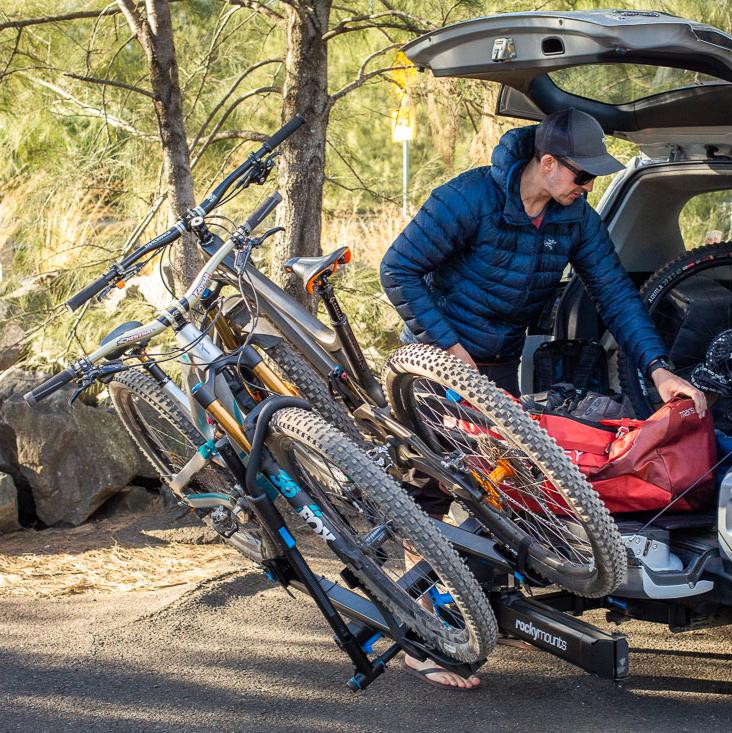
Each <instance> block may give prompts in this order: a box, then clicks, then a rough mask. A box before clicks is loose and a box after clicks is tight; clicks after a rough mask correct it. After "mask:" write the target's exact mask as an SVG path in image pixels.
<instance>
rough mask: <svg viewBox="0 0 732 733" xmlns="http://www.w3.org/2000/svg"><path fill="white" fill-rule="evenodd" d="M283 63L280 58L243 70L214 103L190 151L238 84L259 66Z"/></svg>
mask: <svg viewBox="0 0 732 733" xmlns="http://www.w3.org/2000/svg"><path fill="white" fill-rule="evenodd" d="M284 61H285V60H284V59H281V58H275V59H266V60H265V61H260V62H259V63H256V64H252V65H251V66H249V67H247V68H246V69H244V71H242V73H241V74H239V76H238V77H237V78H236V79H235V80H234V82H232V84H231V86H230V87H229V88H228V90H227V91H226V94H224V96H223V97H221V99H220V100H219V101H218V102H217V103H216V105H215V106H214V108H213V109H212V110H211V112H209V114H208V117H207V118H206V119H205V121H204V123H203V124H202V125H201V127H200V128H199V130H198V132H197V133H196V137H195V138H194V139H193V142H192V143H191V145H190V149H191V150H193V149H194V148H195V147H196V145H198V143H199V141H200V140H201V138H202V137H203V135H204V134H205V132H206V130H207V129H208V126H209V125H210V124H211V120H213V118H214V117H215V116H216V114H217V113H218V111H219V110H220V109H221V108H222V107H223V106H224V104H226V100H227V99H229V97H231V95H232V94H233V93H234V92H235V91H236V88H237V87H238V86H239V84H241V83H242V81H244V79H246V78H247V76H249V75H250V74H251V73H252V72H253V71H256V70H257V69H258V68H259V67H260V66H267V65H268V64H282V63H284Z"/></svg>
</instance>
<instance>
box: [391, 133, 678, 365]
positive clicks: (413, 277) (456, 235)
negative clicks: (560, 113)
mask: <svg viewBox="0 0 732 733" xmlns="http://www.w3.org/2000/svg"><path fill="white" fill-rule="evenodd" d="M535 130H536V126H532V127H524V128H518V129H514V130H510V131H509V132H507V133H506V134H505V135H503V137H502V138H501V140H500V143H499V144H498V146H497V147H496V148H495V150H494V151H493V155H492V159H491V166H485V167H482V168H476V169H473V170H470V171H467V172H465V173H463V174H462V175H459V176H458V177H457V178H454V179H453V180H451V181H449V182H448V183H446V184H444V185H442V186H440V187H439V188H436V189H435V190H434V191H433V192H432V194H431V195H430V197H429V198H428V199H427V201H426V202H425V204H424V205H423V206H422V208H421V209H420V210H419V211H418V212H417V215H416V216H415V217H414V219H412V221H411V222H410V223H409V224H408V225H407V226H406V228H405V229H404V231H403V232H402V233H401V234H400V235H399V236H398V237H397V238H396V240H395V241H394V242H393V244H392V245H391V247H390V248H389V249H388V251H387V252H386V254H385V255H384V259H383V261H382V263H381V283H382V285H383V286H384V291H385V292H386V295H387V296H388V298H389V300H391V302H392V303H393V304H394V305H395V306H396V308H397V311H398V312H399V315H400V316H401V317H402V319H403V320H404V322H405V323H406V325H407V327H408V328H409V330H410V331H411V332H412V333H413V334H414V336H415V337H416V338H417V340H418V341H420V342H422V343H428V344H435V345H437V346H439V347H441V348H443V349H447V348H449V347H450V346H453V345H454V344H456V343H458V342H459V343H460V344H462V345H463V346H464V347H465V349H467V351H468V353H469V354H470V355H471V356H472V357H473V358H474V359H475V360H476V361H480V362H491V361H504V360H509V359H515V358H517V357H518V356H520V354H521V350H522V348H523V343H524V334H525V330H526V327H527V325H529V324H531V323H533V322H534V321H535V320H536V319H538V317H539V316H540V314H541V311H542V309H543V307H544V305H545V304H546V302H547V300H548V299H549V298H550V297H552V295H553V293H554V290H555V288H556V286H557V285H558V283H559V281H560V278H561V276H562V272H563V271H564V269H565V267H566V265H567V263H571V264H572V266H573V267H574V269H575V270H576V272H577V273H578V275H579V276H580V277H581V278H582V281H583V283H584V284H585V287H586V288H587V291H588V292H589V294H590V297H591V298H592V300H593V301H594V303H595V305H596V307H597V309H598V312H599V313H600V316H601V317H602V319H603V321H604V322H605V323H606V324H607V326H608V328H609V329H610V332H611V333H612V334H613V336H615V338H616V340H617V341H618V343H619V344H620V346H621V347H622V349H623V350H624V351H625V353H626V354H628V355H629V357H630V358H632V359H633V360H634V361H635V363H636V364H638V365H639V366H640V367H642V368H645V367H646V366H647V365H648V364H649V363H650V362H651V361H652V360H653V359H655V358H656V357H658V356H665V355H666V349H665V348H664V345H663V343H662V341H661V340H660V337H659V336H658V334H657V332H656V329H655V328H654V326H653V323H652V322H651V320H650V318H649V316H648V313H647V312H646V310H645V308H644V306H643V304H642V303H641V301H640V298H639V297H638V292H637V290H636V288H635V286H634V285H633V283H632V281H631V280H630V278H629V277H628V275H627V273H626V272H625V270H624V269H623V267H622V265H621V264H620V260H619V259H618V256H617V254H616V253H615V248H614V247H613V244H612V242H611V241H610V239H609V237H608V234H607V231H606V229H605V226H604V224H603V223H602V221H601V220H600V216H599V215H598V213H597V212H596V211H595V210H594V209H593V208H592V207H591V206H590V205H589V204H588V203H587V201H586V200H585V199H584V197H580V198H578V199H576V200H575V201H574V202H573V203H572V204H570V205H569V206H562V205H561V204H558V203H556V202H555V201H550V202H549V206H548V208H547V210H546V213H545V217H544V221H543V222H542V224H541V227H540V228H539V229H538V230H537V229H536V227H535V226H534V225H533V224H532V223H531V220H530V219H529V217H528V216H527V215H526V212H525V211H524V208H523V204H522V202H521V196H520V192H519V178H520V172H521V169H522V167H523V165H525V164H526V163H527V162H528V160H529V159H530V158H531V156H532V155H533V148H534V132H535Z"/></svg>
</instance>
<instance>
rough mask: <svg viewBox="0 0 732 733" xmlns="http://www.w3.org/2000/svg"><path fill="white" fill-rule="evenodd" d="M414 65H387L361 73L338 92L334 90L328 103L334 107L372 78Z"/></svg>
mask: <svg viewBox="0 0 732 733" xmlns="http://www.w3.org/2000/svg"><path fill="white" fill-rule="evenodd" d="M411 68H413V67H412V66H387V67H384V68H383V69H374V71H369V72H368V74H359V76H358V77H357V78H356V79H354V80H353V81H352V82H350V84H346V86H344V87H342V88H341V89H339V90H338V91H337V92H333V94H331V95H330V97H329V98H328V104H329V105H330V106H331V107H332V106H333V105H334V104H335V103H336V102H337V101H338V100H339V99H342V98H343V97H345V96H346V94H350V93H351V92H352V91H353V90H354V89H358V88H359V87H360V86H363V85H364V84H365V83H366V82H367V81H369V80H370V79H373V78H374V77H375V76H380V75H382V74H386V73H388V72H389V71H399V70H400V69H411Z"/></svg>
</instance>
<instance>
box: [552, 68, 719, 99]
mask: <svg viewBox="0 0 732 733" xmlns="http://www.w3.org/2000/svg"><path fill="white" fill-rule="evenodd" d="M549 78H550V79H551V80H552V81H553V82H554V83H555V84H556V85H557V86H558V87H559V88H560V89H563V90H564V91H565V92H569V93H570V94H576V95H577V96H579V97H584V98H585V99H594V100H596V101H598V102H604V103H605V104H627V103H628V102H635V101H637V100H639V99H645V98H646V97H652V96H653V95H655V94H662V93H663V92H670V91H673V90H675V89H684V88H687V87H695V86H706V85H711V84H714V85H716V84H727V83H728V82H725V81H724V80H722V79H718V78H717V77H714V76H710V75H708V74H702V73H701V72H698V71H690V70H689V69H674V68H671V67H668V66H651V65H648V66H646V65H643V64H587V65H583V66H571V67H569V68H566V69H560V70H559V71H552V72H550V74H549Z"/></svg>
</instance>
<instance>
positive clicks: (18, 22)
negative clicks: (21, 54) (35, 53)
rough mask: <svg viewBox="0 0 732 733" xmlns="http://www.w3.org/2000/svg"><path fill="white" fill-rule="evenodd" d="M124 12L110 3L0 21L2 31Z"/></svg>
mask: <svg viewBox="0 0 732 733" xmlns="http://www.w3.org/2000/svg"><path fill="white" fill-rule="evenodd" d="M120 12H122V11H121V10H120V9H119V8H117V7H115V6H114V5H109V6H107V7H106V8H104V9H103V10H78V11H76V12H75V13H65V14H63V15H44V16H39V17H37V18H14V19H8V20H6V21H4V22H3V23H0V31H4V30H7V29H8V28H27V27H28V26H31V25H43V24H44V23H63V22H66V21H69V20H83V19H85V18H99V17H101V16H104V15H116V14H117V13H120Z"/></svg>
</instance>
